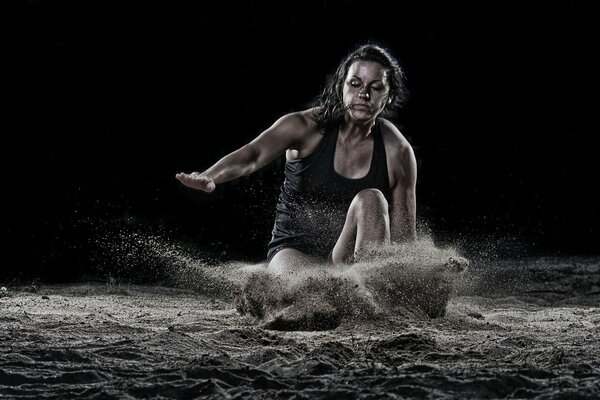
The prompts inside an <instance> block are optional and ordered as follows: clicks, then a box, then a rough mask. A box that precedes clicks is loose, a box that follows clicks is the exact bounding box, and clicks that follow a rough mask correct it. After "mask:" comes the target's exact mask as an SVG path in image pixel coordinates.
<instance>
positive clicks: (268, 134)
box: [175, 113, 302, 192]
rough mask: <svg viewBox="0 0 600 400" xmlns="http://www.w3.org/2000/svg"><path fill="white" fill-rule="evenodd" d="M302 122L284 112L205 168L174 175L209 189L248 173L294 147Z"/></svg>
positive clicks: (189, 185) (197, 186) (296, 116)
mask: <svg viewBox="0 0 600 400" xmlns="http://www.w3.org/2000/svg"><path fill="white" fill-rule="evenodd" d="M301 123H302V121H300V117H299V116H298V115H297V114H296V113H293V114H287V115H285V116H283V117H281V118H279V119H278V120H277V121H276V122H275V123H274V124H273V125H272V126H271V127H270V128H268V129H267V130H265V131H264V132H262V133H261V134H260V135H259V136H258V137H257V138H256V139H254V140H252V141H251V142H250V143H248V144H246V145H244V146H242V147H241V148H239V149H238V150H235V151H234V152H232V153H230V154H228V155H226V156H225V157H223V158H221V159H220V160H219V161H217V163H216V164H214V165H213V166H212V167H210V168H208V169H207V170H206V171H204V172H192V173H185V172H180V173H178V174H176V175H175V178H177V179H178V180H179V181H180V182H181V183H182V184H184V185H186V186H188V187H191V188H193V189H198V190H202V191H205V192H212V191H213V190H215V187H216V185H218V184H220V183H222V182H227V181H230V180H233V179H236V178H239V177H241V176H246V175H250V174H251V173H253V172H254V171H256V170H258V169H260V168H262V167H264V166H265V165H267V164H268V163H270V162H271V161H273V160H274V159H275V158H277V157H278V156H280V155H281V154H283V153H284V152H285V150H286V149H288V148H290V147H293V146H295V145H296V144H297V143H298V142H299V141H300V140H301V135H302V129H301V127H300V126H299V124H301ZM299 128H300V129H299Z"/></svg>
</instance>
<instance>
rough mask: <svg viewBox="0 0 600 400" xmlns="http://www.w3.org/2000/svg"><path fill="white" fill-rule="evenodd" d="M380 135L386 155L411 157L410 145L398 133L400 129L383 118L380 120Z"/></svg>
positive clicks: (400, 133)
mask: <svg viewBox="0 0 600 400" xmlns="http://www.w3.org/2000/svg"><path fill="white" fill-rule="evenodd" d="M381 133H382V136H383V143H384V144H385V148H386V153H387V154H389V155H392V156H394V155H396V156H404V157H406V156H409V157H411V156H412V154H413V148H412V146H411V144H410V143H409V142H408V140H407V139H406V137H404V135H403V134H402V132H400V129H398V127H397V126H396V125H394V124H393V123H392V122H390V121H388V120H387V119H385V118H381Z"/></svg>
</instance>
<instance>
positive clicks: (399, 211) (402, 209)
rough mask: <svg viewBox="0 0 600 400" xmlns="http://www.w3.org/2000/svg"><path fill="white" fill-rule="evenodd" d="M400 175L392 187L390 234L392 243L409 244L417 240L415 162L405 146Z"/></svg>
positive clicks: (410, 149)
mask: <svg viewBox="0 0 600 400" xmlns="http://www.w3.org/2000/svg"><path fill="white" fill-rule="evenodd" d="M401 153H402V154H401V157H402V159H401V166H402V167H401V168H400V174H399V175H398V176H397V177H396V183H395V186H394V187H392V202H393V204H392V209H391V215H390V224H391V226H390V234H391V240H392V242H395V243H398V242H410V241H414V240H416V239H417V227H416V223H417V200H416V183H417V162H416V159H415V155H414V152H413V150H412V148H411V147H410V146H407V147H406V148H405V149H403V151H402V152H401Z"/></svg>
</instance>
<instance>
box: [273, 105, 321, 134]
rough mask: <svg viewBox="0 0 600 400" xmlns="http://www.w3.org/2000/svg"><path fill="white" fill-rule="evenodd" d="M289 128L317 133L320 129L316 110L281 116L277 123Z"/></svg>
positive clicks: (310, 109) (309, 109)
mask: <svg viewBox="0 0 600 400" xmlns="http://www.w3.org/2000/svg"><path fill="white" fill-rule="evenodd" d="M277 123H278V124H280V125H284V126H286V127H287V128H292V129H295V130H301V131H316V130H317V129H318V126H317V121H316V119H315V117H314V109H313V108H308V109H305V110H299V111H292V112H289V113H287V114H284V115H283V116H281V117H280V118H279V120H278V122H277Z"/></svg>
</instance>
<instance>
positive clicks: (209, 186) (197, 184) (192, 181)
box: [175, 172, 216, 193]
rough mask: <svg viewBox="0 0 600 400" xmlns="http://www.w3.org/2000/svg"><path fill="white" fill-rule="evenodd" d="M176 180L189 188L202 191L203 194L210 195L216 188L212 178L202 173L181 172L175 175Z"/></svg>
mask: <svg viewBox="0 0 600 400" xmlns="http://www.w3.org/2000/svg"><path fill="white" fill-rule="evenodd" d="M175 178H177V180H179V182H181V183H183V184H184V185H185V186H187V187H191V188H192V189H197V190H202V191H203V192H208V193H210V192H212V191H213V190H215V186H216V185H215V181H214V180H213V179H212V178H211V177H209V176H208V175H206V174H204V173H201V172H192V173H189V174H186V173H185V172H180V173H178V174H176V175H175Z"/></svg>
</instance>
